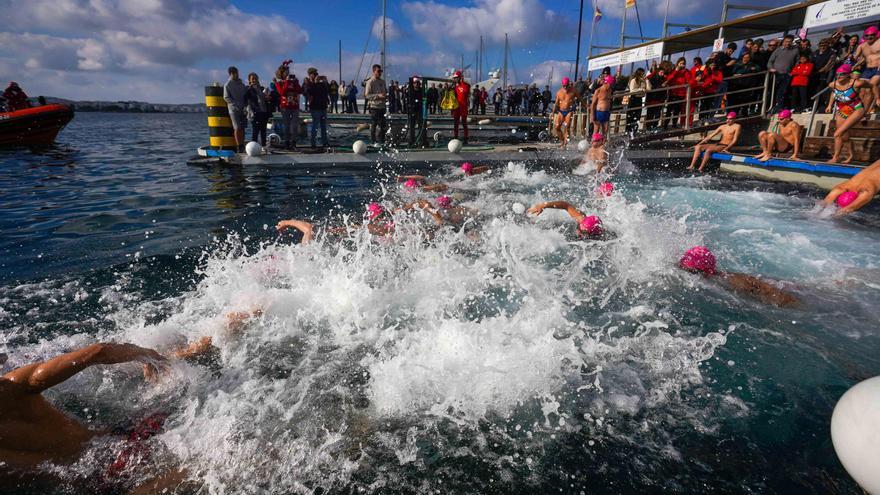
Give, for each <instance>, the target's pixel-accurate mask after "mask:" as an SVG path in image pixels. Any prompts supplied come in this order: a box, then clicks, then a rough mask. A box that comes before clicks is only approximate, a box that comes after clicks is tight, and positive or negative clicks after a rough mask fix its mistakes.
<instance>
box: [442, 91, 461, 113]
mask: <svg viewBox="0 0 880 495" xmlns="http://www.w3.org/2000/svg"><path fill="white" fill-rule="evenodd" d="M440 108H442V109H443V110H457V109H458V98H456V97H455V89H454V88H449V89H448V90H447V91H446V92H445V93H443V101H441V102H440Z"/></svg>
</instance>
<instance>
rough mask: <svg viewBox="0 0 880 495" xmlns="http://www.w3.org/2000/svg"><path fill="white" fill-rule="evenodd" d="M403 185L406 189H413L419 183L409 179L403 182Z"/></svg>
mask: <svg viewBox="0 0 880 495" xmlns="http://www.w3.org/2000/svg"><path fill="white" fill-rule="evenodd" d="M403 187H405V188H407V189H415V188H417V187H419V183H418V182H416V180H415V179H409V180H407V181H406V182H404V183H403Z"/></svg>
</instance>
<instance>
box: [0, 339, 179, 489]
mask: <svg viewBox="0 0 880 495" xmlns="http://www.w3.org/2000/svg"><path fill="white" fill-rule="evenodd" d="M5 361H6V356H2V355H0V365H2V364H3V363H4V362H5ZM133 361H138V362H141V363H145V364H160V363H164V362H165V361H166V359H165V357H163V356H162V355H161V354H159V353H158V352H156V351H154V350H152V349H145V348H143V347H138V346H136V345H134V344H111V343H101V344H92V345H90V346H86V347H83V348H81V349H78V350H75V351H73V352H68V353H67V354H62V355H60V356H58V357H55V358H52V359H49V360H47V361H43V362H39V363H33V364H29V365H27V366H22V367H20V368H17V369H14V370H12V371H10V372H9V373H6V374H5V375H3V376H0V466H3V471H6V472H7V473H10V474H11V473H12V472H13V471H18V472H28V471H31V470H33V469H35V468H37V466H39V465H40V464H42V463H44V462H50V463H53V464H69V463H72V462H74V461H76V460H77V459H78V458H79V456H80V455H81V454H82V453H83V451H84V450H85V448H86V446H87V444H88V443H89V441H90V440H91V439H92V438H94V437H96V436H99V435H103V434H106V433H107V432H104V431H99V430H92V429H89V428H88V427H87V426H86V425H84V424H82V423H80V422H79V421H77V420H75V419H74V418H71V417H70V416H68V415H66V414H64V413H63V412H61V411H59V410H58V409H56V408H55V406H53V405H52V404H51V403H50V402H49V401H47V400H46V399H45V398H44V397H43V396H42V393H43V391H45V390H47V389H49V388H51V387H53V386H55V385H58V384H60V383H62V382H64V381H65V380H67V379H68V378H71V377H72V376H74V375H76V374H77V373H79V372H81V371H83V370H85V369H86V368H89V367H92V366H96V365H102V364H121V363H128V362H133ZM3 478H4V475H0V480H2V479H3ZM153 486H155V485H153Z"/></svg>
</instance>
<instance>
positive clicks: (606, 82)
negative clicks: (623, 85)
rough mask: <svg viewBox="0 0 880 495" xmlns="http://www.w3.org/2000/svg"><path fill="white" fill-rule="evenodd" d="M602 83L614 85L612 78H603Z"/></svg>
mask: <svg viewBox="0 0 880 495" xmlns="http://www.w3.org/2000/svg"><path fill="white" fill-rule="evenodd" d="M603 81H605V84H614V76H605V79H603Z"/></svg>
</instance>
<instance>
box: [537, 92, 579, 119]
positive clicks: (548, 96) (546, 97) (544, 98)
mask: <svg viewBox="0 0 880 495" xmlns="http://www.w3.org/2000/svg"><path fill="white" fill-rule="evenodd" d="M574 92H575V95H578V92H577V88H575V90H574ZM578 96H579V95H578ZM552 99H553V93H551V92H550V86H544V91H542V92H541V105H542V108H541V115H544V116H546V115H547V108H548V107H549V106H550V100H552Z"/></svg>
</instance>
